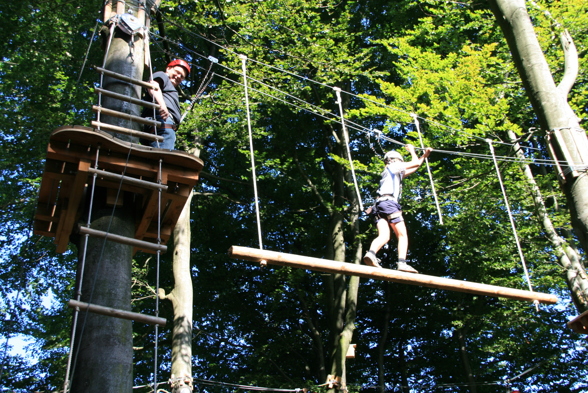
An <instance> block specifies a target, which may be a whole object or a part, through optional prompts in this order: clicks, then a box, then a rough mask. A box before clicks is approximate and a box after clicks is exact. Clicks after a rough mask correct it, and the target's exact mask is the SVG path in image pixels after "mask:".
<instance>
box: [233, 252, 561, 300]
mask: <svg viewBox="0 0 588 393" xmlns="http://www.w3.org/2000/svg"><path fill="white" fill-rule="evenodd" d="M229 256H230V257H231V258H239V259H245V260H247V261H253V262H260V263H261V262H262V261H265V262H266V263H269V264H273V265H278V266H290V267H296V268H300V269H308V270H315V271H319V272H327V273H336V274H345V275H349V276H359V277H365V278H373V279H376V280H385V281H392V282H398V283H403V284H411V285H419V286H424V287H429V288H437V289H447V290H450V291H457V292H466V293H471V294H475V295H485V296H494V297H504V298H510V299H517V300H527V301H538V302H542V303H547V304H555V303H557V296H555V295H550V294H546V293H539V292H531V291H524V290H521V289H513V288H506V287H499V286H495V285H488V284H480V283H475V282H468V281H461V280H455V279H450V278H444V277H435V276H427V275H425V274H414V273H405V272H400V271H397V270H391V269H382V268H377V267H372V266H365V265H356V264H353V263H347V262H337V261H329V260H326V259H320V258H312V257H305V256H301V255H294V254H285V253H281V252H275V251H267V250H259V249H255V248H248V247H240V246H232V247H231V248H230V249H229Z"/></svg>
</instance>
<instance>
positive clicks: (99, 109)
mask: <svg viewBox="0 0 588 393" xmlns="http://www.w3.org/2000/svg"><path fill="white" fill-rule="evenodd" d="M92 110H93V111H94V112H101V113H104V114H105V115H109V116H114V117H118V118H120V119H127V120H133V121H136V122H137V123H141V124H147V125H149V126H154V127H161V122H159V121H155V120H149V119H145V118H144V117H141V116H135V115H130V114H128V113H124V112H119V111H115V110H112V109H107V108H103V107H101V106H98V105H92Z"/></svg>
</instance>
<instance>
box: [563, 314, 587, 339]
mask: <svg viewBox="0 0 588 393" xmlns="http://www.w3.org/2000/svg"><path fill="white" fill-rule="evenodd" d="M568 327H569V328H570V329H572V330H573V331H574V332H576V333H580V334H588V311H584V312H583V313H582V314H580V315H578V316H577V317H576V318H574V319H572V320H571V321H569V322H568Z"/></svg>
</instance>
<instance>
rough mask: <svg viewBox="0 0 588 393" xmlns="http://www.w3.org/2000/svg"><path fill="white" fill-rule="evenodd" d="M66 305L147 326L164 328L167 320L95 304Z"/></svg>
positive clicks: (71, 301)
mask: <svg viewBox="0 0 588 393" xmlns="http://www.w3.org/2000/svg"><path fill="white" fill-rule="evenodd" d="M67 305H68V306H69V307H70V308H79V309H80V310H81V311H84V310H87V311H90V312H93V313H94V314H100V315H106V316H108V317H115V318H120V319H128V320H131V321H137V322H143V323H147V324H149V325H159V326H165V324H166V323H167V320H166V319H165V318H159V317H153V316H151V315H145V314H139V313H136V312H131V311H125V310H118V309H116V308H111V307H104V306H98V305H96V304H90V303H84V302H79V301H77V300H73V299H71V300H69V301H68V302H67Z"/></svg>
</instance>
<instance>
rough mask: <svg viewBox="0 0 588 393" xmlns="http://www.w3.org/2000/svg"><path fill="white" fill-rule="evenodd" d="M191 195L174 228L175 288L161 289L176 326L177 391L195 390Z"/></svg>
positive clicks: (174, 374)
mask: <svg viewBox="0 0 588 393" xmlns="http://www.w3.org/2000/svg"><path fill="white" fill-rule="evenodd" d="M191 201H192V195H190V196H189V197H188V200H187V201H186V205H185V206H184V209H183V210H182V214H181V215H180V217H179V219H178V222H177V224H176V227H175V228H174V260H173V275H174V283H175V284H174V289H173V290H172V291H171V292H170V293H169V294H168V295H165V293H164V292H163V290H162V289H160V295H159V296H160V298H162V299H168V300H170V301H171V302H172V305H173V309H174V326H173V331H172V368H171V380H172V389H173V392H184V391H185V392H189V391H192V315H193V306H194V300H193V295H194V290H193V288H192V272H191V269H190V234H191V231H190V208H191V206H190V202H191Z"/></svg>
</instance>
